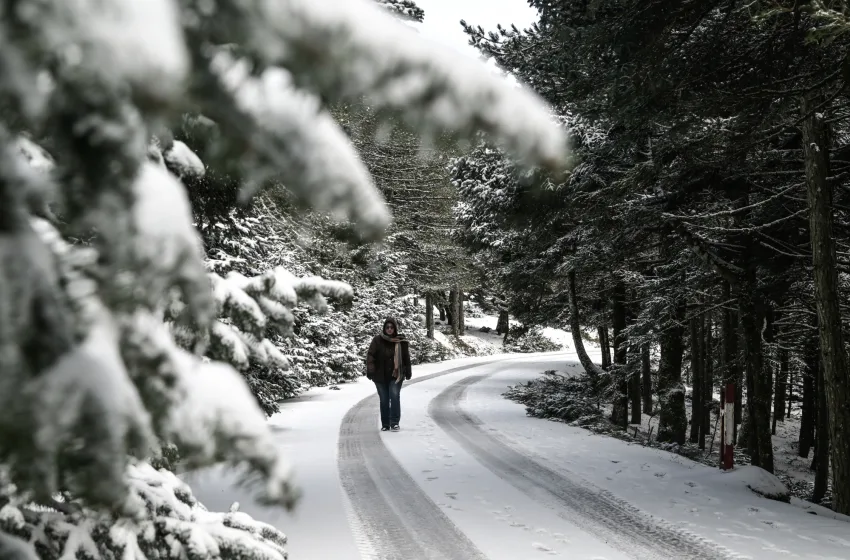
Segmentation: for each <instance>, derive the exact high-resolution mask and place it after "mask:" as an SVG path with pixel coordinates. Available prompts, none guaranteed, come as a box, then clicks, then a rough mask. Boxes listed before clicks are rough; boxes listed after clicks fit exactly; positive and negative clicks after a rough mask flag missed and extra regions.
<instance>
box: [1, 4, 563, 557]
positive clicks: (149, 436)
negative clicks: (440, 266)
mask: <svg viewBox="0 0 850 560" xmlns="http://www.w3.org/2000/svg"><path fill="white" fill-rule="evenodd" d="M402 4H404V3H402ZM408 8H410V9H412V8H411V7H410V6H408ZM151 29H156V31H157V33H156V37H155V40H152V37H151V36H150V30H151ZM0 43H2V48H0V68H2V72H0V96H2V98H3V103H2V105H3V111H2V112H0V258H2V260H3V262H4V266H3V267H2V268H0V475H2V477H3V481H4V483H3V484H1V485H0V508H3V509H2V512H3V513H2V515H0V520H2V527H1V528H2V532H0V535H2V539H0V547H2V548H0V550H2V551H3V552H4V557H8V556H9V555H10V554H12V555H14V556H12V557H13V558H15V557H18V558H27V557H31V556H32V555H31V551H29V552H27V548H26V547H23V548H22V547H21V545H20V541H18V540H14V539H12V538H10V537H8V536H7V535H6V534H4V533H8V534H14V535H16V536H18V537H22V538H23V539H24V540H26V541H27V542H30V543H32V544H34V546H35V549H36V551H37V552H38V554H39V556H40V557H42V558H46V559H51V558H60V557H62V558H69V557H77V558H95V557H98V555H100V557H105V558H116V557H119V556H120V557H122V558H143V557H144V556H149V557H159V558H181V557H190V558H198V559H208V558H209V559H213V558H245V557H252V558H270V559H272V558H274V559H279V558H283V557H284V556H285V553H284V552H283V548H282V546H283V542H284V540H283V537H282V535H280V534H279V533H277V532H275V531H274V530H271V529H270V528H268V527H262V526H260V525H258V524H256V523H253V522H252V521H250V520H249V519H247V518H244V517H243V516H241V515H238V514H237V513H235V512H232V513H231V514H225V515H224V516H218V517H216V515H215V514H209V515H207V514H206V513H204V512H203V510H202V509H201V508H199V507H195V504H194V503H193V501H192V500H191V498H190V495H189V493H188V491H187V490H185V489H184V488H183V487H178V486H177V485H175V484H173V483H172V482H173V481H172V482H169V480H171V479H172V478H173V477H172V476H171V475H170V474H169V473H168V472H167V471H155V470H153V469H152V467H149V466H146V464H145V461H146V460H151V459H152V458H156V457H157V454H158V453H159V449H161V448H173V446H176V448H177V449H178V450H179V453H180V456H181V459H182V460H183V461H184V462H185V464H186V465H188V466H190V467H199V466H203V465H209V464H212V463H221V462H225V463H230V464H232V465H235V466H241V467H244V473H245V481H246V482H250V483H252V484H251V485H252V487H254V488H255V489H257V491H258V492H259V495H260V496H259V497H260V499H261V500H262V501H264V502H265V503H268V504H277V505H282V506H286V507H292V506H293V505H294V503H295V501H296V499H297V497H298V492H297V491H296V490H295V488H294V486H293V483H292V481H291V479H290V473H289V470H288V469H287V466H286V463H285V461H284V460H283V458H282V457H281V456H280V455H279V453H278V451H277V446H276V445H275V442H274V440H273V439H272V437H271V434H270V432H269V431H268V429H267V426H266V423H265V417H264V415H263V413H262V412H261V411H260V409H259V408H258V407H257V406H256V401H255V397H254V395H252V393H251V392H250V391H249V390H248V387H247V386H246V384H245V380H244V378H243V377H242V375H240V373H239V372H237V371H236V370H235V369H234V368H233V367H232V366H231V365H228V364H227V363H224V362H220V361H210V359H209V357H213V358H216V359H219V360H227V361H229V362H231V363H233V364H235V365H236V366H238V367H240V368H243V369H244V368H250V367H251V366H252V365H254V364H260V365H265V366H269V365H274V366H283V365H284V363H285V360H284V359H283V358H282V356H281V354H280V352H278V351H277V349H276V348H275V346H274V345H273V344H271V343H270V342H269V339H268V338H267V336H268V334H269V333H270V332H271V331H272V330H273V331H275V333H276V334H278V335H279V336H282V337H283V336H286V335H289V334H291V331H292V325H293V309H295V307H296V306H297V305H299V303H302V304H305V305H308V306H312V307H314V308H318V309H319V310H320V311H321V310H325V309H326V306H327V302H326V297H336V298H344V297H348V296H350V295H351V292H350V288H348V287H347V286H345V285H343V284H341V283H339V282H329V281H325V280H322V279H321V278H318V277H297V276H295V275H294V274H291V273H290V272H288V271H286V270H285V269H284V268H280V267H274V268H271V269H270V270H268V271H265V270H264V271H259V272H258V273H256V274H252V275H250V276H249V275H241V274H227V275H225V276H221V275H216V274H212V275H211V274H209V273H208V271H207V270H206V269H205V267H204V265H205V263H204V251H203V246H202V242H201V239H200V237H199V234H198V232H197V230H196V229H195V227H193V223H192V219H193V217H192V212H191V207H190V203H189V199H188V197H187V192H186V188H185V187H184V185H183V183H182V182H181V181H180V179H179V178H178V177H177V176H180V177H183V178H184V179H185V178H187V177H191V176H198V175H200V174H201V173H202V172H204V171H205V170H204V166H203V163H202V162H201V161H200V160H199V159H198V158H195V157H192V154H191V153H190V152H189V151H187V150H186V149H184V148H183V147H181V146H180V144H177V143H173V142H167V141H163V142H162V147H161V148H160V147H158V146H157V143H158V142H159V141H160V140H164V138H165V135H163V138H159V136H160V133H161V131H162V125H163V124H164V123H165V122H166V121H167V119H168V117H169V115H172V114H173V113H174V112H175V111H179V110H180V108H181V107H185V106H194V107H198V108H200V109H201V111H202V112H203V113H204V115H206V116H207V117H208V118H210V119H212V120H213V121H215V122H217V123H218V124H220V125H221V126H222V128H223V130H225V131H226V133H227V135H228V138H229V139H230V140H231V141H232V146H236V147H238V149H236V150H234V151H231V152H230V153H229V154H228V156H229V157H230V158H233V160H235V161H239V162H242V164H243V165H242V171H243V173H242V176H240V177H235V178H234V179H235V180H238V181H239V183H240V184H241V185H242V191H243V198H249V197H250V196H251V195H252V194H254V193H256V192H257V191H258V188H259V187H260V186H262V185H263V184H265V183H266V180H267V179H268V178H269V177H271V176H272V175H274V177H275V178H276V179H277V180H278V181H280V182H282V183H283V184H285V185H286V187H287V188H288V189H290V190H291V191H292V192H294V193H296V194H297V195H299V196H300V197H301V198H303V199H304V200H306V201H307V202H309V203H310V205H312V206H313V207H314V208H318V209H322V210H327V211H330V212H333V213H335V214H336V215H341V216H345V217H348V218H349V219H350V220H351V221H353V222H354V223H355V224H356V228H357V230H358V232H359V233H360V234H361V236H362V237H363V238H364V239H375V238H378V237H380V236H381V235H382V233H383V231H384V229H385V227H386V225H387V223H388V221H389V215H388V211H387V210H386V209H385V207H384V205H383V204H382V202H381V200H380V197H379V196H378V195H377V194H376V193H375V191H374V189H373V187H372V183H371V180H370V178H369V175H368V173H367V172H366V171H365V168H364V167H363V166H362V164H361V163H359V160H358V158H357V155H356V152H355V151H354V149H353V148H352V147H351V145H350V144H349V143H348V141H347V139H346V137H345V135H344V134H343V133H342V132H341V131H339V129H338V128H337V127H336V125H335V124H334V123H333V122H332V121H331V119H330V117H329V116H328V113H327V112H326V111H325V109H324V108H323V107H322V104H321V103H320V101H319V100H320V99H322V100H325V101H328V102H335V101H351V100H361V99H363V98H365V99H367V100H368V102H369V103H370V105H371V106H372V107H374V108H375V109H376V110H377V111H379V112H381V114H382V115H386V116H387V118H389V117H395V118H401V119H402V120H403V121H405V122H407V123H408V124H411V125H414V126H415V127H416V128H417V129H418V130H419V131H421V132H422V133H423V134H425V135H433V134H435V133H437V132H442V131H443V130H444V129H448V130H449V131H450V132H452V133H454V134H455V135H456V137H457V138H464V137H467V138H468V137H471V136H472V135H474V134H475V133H477V132H478V131H482V130H483V131H485V132H489V133H491V134H492V136H493V138H494V140H495V141H498V142H501V143H502V144H504V145H505V146H507V147H510V148H513V149H514V150H515V152H516V154H517V155H518V156H520V157H521V158H524V159H525V160H527V161H528V162H529V163H531V164H541V165H548V166H551V167H560V166H561V165H562V164H563V163H564V160H565V143H564V138H563V134H562V133H561V131H560V130H559V129H558V128H557V127H554V126H552V125H551V123H550V117H549V115H548V113H547V111H546V110H545V108H544V106H543V105H542V104H541V103H540V102H539V101H538V100H537V99H536V98H535V97H533V96H532V95H530V94H529V93H527V92H526V91H524V90H520V89H517V88H514V87H512V86H510V85H508V84H506V83H503V82H501V81H500V79H499V78H498V77H495V76H493V75H492V74H490V73H489V72H488V71H487V70H486V69H485V68H484V67H483V66H474V65H472V63H470V65H469V66H468V67H466V66H463V65H458V62H457V60H456V58H455V57H453V56H450V55H449V54H447V53H443V51H439V50H438V49H434V48H432V46H431V45H430V44H428V43H427V42H425V41H424V40H422V39H420V38H418V37H416V36H415V34H414V33H413V32H411V31H410V30H405V29H404V28H403V26H401V25H400V24H398V23H395V22H393V21H392V20H391V18H389V17H388V16H387V15H384V14H381V12H380V10H379V9H378V8H376V7H370V6H369V5H367V4H365V3H363V2H360V1H357V0H335V1H328V2H314V1H312V0H285V1H282V2H270V1H259V2H249V3H245V2H234V1H232V0H218V1H215V0H214V1H212V2H195V1H192V0H181V1H176V0H151V1H149V2H144V3H139V2H136V1H135V0H123V1H117V2H112V3H110V5H109V7H108V9H104V7H103V5H102V2H98V1H95V0H72V1H68V0H61V1H60V0H39V1H34V0H20V1H19V2H15V3H12V4H10V5H4V6H3V7H2V8H0ZM226 45H227V47H225V46H226ZM234 45H236V47H234ZM249 70H250V72H249ZM25 133H26V134H33V136H32V138H33V139H34V140H33V141H30V140H22V138H26V136H24V134H25ZM37 145H42V146H44V147H45V148H47V150H42V149H39V148H38V146H37ZM232 146H231V147H232ZM163 150H164V153H163ZM47 152H49V153H50V157H48V156H47V155H46V154H47ZM51 161H55V168H52V164H50V163H49V162H51ZM28 163H29V165H28ZM169 170H171V171H169ZM176 175H177V176H176ZM54 212H55V215H54V214H53V213H54ZM37 217H38V218H42V219H46V220H47V221H39V220H37ZM80 240H85V243H84V244H83V243H80ZM181 504H182V505H181ZM45 506H46V508H47V509H45ZM184 506H185V507H184ZM16 549H17V550H19V552H9V551H14V550H16Z"/></svg>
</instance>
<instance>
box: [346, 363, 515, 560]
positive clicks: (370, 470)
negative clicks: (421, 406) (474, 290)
mask: <svg viewBox="0 0 850 560" xmlns="http://www.w3.org/2000/svg"><path fill="white" fill-rule="evenodd" d="M495 361H499V360H488V361H483V362H477V363H475V364H469V365H464V366H460V367H455V368H451V369H448V370H445V371H441V372H438V373H433V374H431V375H426V376H423V377H420V378H414V379H413V380H411V381H408V382H407V383H406V385H410V384H413V383H419V382H422V381H426V380H428V379H433V378H435V377H439V376H442V375H447V374H449V373H453V372H457V371H462V370H465V369H471V368H475V367H480V366H483V365H486V364H490V363H493V362H495ZM376 399H377V396H376V395H373V396H369V397H367V398H365V399H363V400H361V401H360V402H358V403H357V404H356V405H355V406H354V407H352V408H351V410H349V411H348V413H347V414H346V415H345V417H344V418H343V421H342V426H341V427H340V432H339V458H338V466H339V474H340V479H341V482H342V487H343V489H344V490H345V493H346V494H347V497H348V501H349V505H350V508H351V512H350V513H351V515H353V517H354V519H353V520H352V521H353V523H352V530H353V531H354V532H355V533H356V534H355V535H354V536H355V541H357V543H358V546H359V548H360V552H361V555H362V556H363V557H364V558H376V559H380V560H389V559H392V560H396V559H398V560H414V559H416V560H420V559H422V560H486V557H485V556H484V554H482V553H481V551H480V550H478V548H477V547H476V546H475V545H474V544H473V543H472V541H470V540H469V539H468V538H467V537H466V535H464V534H463V532H461V531H460V530H459V529H458V528H457V527H456V526H455V525H454V523H452V522H451V520H450V519H449V518H448V517H446V515H445V514H444V513H443V512H442V511H441V510H440V508H439V507H438V506H437V504H435V503H434V502H433V501H432V500H431V499H430V498H429V497H428V496H427V495H425V493H424V492H423V491H422V490H421V489H420V488H419V486H418V485H417V484H416V482H415V481H414V480H413V479H412V478H411V477H410V475H409V474H408V473H407V472H406V471H405V470H404V468H403V467H402V466H401V464H399V462H398V461H397V460H396V459H395V458H394V457H393V456H392V454H391V453H390V451H389V450H388V449H387V447H386V446H385V445H384V442H383V440H382V439H381V436H380V432H379V431H378V430H377V425H376V420H375V414H376V410H377V403H375V402H374V401H375V400H376Z"/></svg>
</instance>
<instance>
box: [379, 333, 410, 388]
mask: <svg viewBox="0 0 850 560" xmlns="http://www.w3.org/2000/svg"><path fill="white" fill-rule="evenodd" d="M381 338H383V339H384V340H386V341H387V342H392V343H393V344H394V345H395V351H394V352H393V377H395V378H396V383H401V382H402V380H403V379H404V376H403V375H401V369H400V367H399V366H400V365H401V343H402V342H407V340H405V339H404V338H398V337H392V336H389V335H388V334H386V333H381Z"/></svg>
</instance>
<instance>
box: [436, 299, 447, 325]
mask: <svg viewBox="0 0 850 560" xmlns="http://www.w3.org/2000/svg"><path fill="white" fill-rule="evenodd" d="M437 310H438V311H439V312H440V321H443V322H444V323H445V322H446V305H445V304H444V303H441V304H439V305H438V306H437Z"/></svg>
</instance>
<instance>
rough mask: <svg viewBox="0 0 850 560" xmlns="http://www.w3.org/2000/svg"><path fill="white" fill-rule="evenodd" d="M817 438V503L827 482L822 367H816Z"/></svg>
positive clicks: (826, 417)
mask: <svg viewBox="0 0 850 560" xmlns="http://www.w3.org/2000/svg"><path fill="white" fill-rule="evenodd" d="M817 395H818V396H817V401H818V413H817V436H816V437H817V439H816V443H815V460H814V470H815V488H814V490H813V491H812V501H813V502H814V503H816V504H819V503H821V502H822V501H823V498H824V496H825V495H826V488H827V486H828V484H829V447H830V445H829V406H828V404H827V398H826V395H827V391H826V387H825V386H824V374H823V367H819V368H818V377H817Z"/></svg>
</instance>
